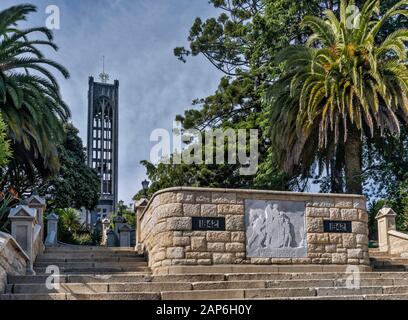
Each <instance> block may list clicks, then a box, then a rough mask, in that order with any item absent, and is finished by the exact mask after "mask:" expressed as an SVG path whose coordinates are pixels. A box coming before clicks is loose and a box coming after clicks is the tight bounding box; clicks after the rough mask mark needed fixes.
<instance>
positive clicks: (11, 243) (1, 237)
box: [0, 232, 29, 294]
mask: <svg viewBox="0 0 408 320" xmlns="http://www.w3.org/2000/svg"><path fill="white" fill-rule="evenodd" d="M28 261H29V258H28V256H27V255H26V254H25V253H24V252H23V250H22V249H21V247H20V246H19V245H18V244H17V242H16V241H15V240H14V238H13V237H12V236H10V235H8V234H6V233H3V232H0V294H1V293H4V290H5V286H6V284H7V275H24V274H25V273H26V267H27V263H28Z"/></svg>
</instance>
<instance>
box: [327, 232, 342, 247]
mask: <svg viewBox="0 0 408 320" xmlns="http://www.w3.org/2000/svg"><path fill="white" fill-rule="evenodd" d="M329 242H330V243H331V244H339V243H342V242H343V236H342V235H341V234H336V233H331V234H329Z"/></svg>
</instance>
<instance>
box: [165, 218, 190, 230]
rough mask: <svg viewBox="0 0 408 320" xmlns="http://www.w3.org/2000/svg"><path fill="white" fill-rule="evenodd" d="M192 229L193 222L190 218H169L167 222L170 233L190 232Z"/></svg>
mask: <svg viewBox="0 0 408 320" xmlns="http://www.w3.org/2000/svg"><path fill="white" fill-rule="evenodd" d="M192 227H193V226H192V220H191V218H189V217H180V218H169V219H168V220H167V229H168V230H170V231H173V230H174V231H188V230H191V229H192Z"/></svg>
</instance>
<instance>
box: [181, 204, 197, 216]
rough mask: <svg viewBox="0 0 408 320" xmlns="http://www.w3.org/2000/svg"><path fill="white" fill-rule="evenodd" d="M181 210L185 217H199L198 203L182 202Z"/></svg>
mask: <svg viewBox="0 0 408 320" xmlns="http://www.w3.org/2000/svg"><path fill="white" fill-rule="evenodd" d="M183 212H184V216H185V217H200V216H201V208H200V205H199V204H191V203H186V204H183Z"/></svg>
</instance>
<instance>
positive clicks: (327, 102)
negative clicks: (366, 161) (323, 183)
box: [267, 0, 408, 193]
mask: <svg viewBox="0 0 408 320" xmlns="http://www.w3.org/2000/svg"><path fill="white" fill-rule="evenodd" d="M353 3H354V2H348V1H346V0H342V1H340V12H339V17H340V18H337V16H336V14H335V13H334V12H332V11H330V10H329V11H326V12H325V14H324V18H323V19H322V18H319V17H317V16H306V17H305V18H304V20H303V26H305V27H308V28H309V29H310V30H312V32H313V34H312V35H310V36H309V37H307V43H306V45H302V46H289V47H287V48H285V49H284V50H282V51H281V52H280V54H279V55H277V58H276V64H278V65H281V66H282V67H283V74H282V75H281V76H280V77H279V79H278V81H276V82H275V83H274V84H273V86H272V87H271V88H270V89H269V90H268V95H267V101H268V103H269V105H270V114H271V119H272V122H273V123H274V125H273V128H272V142H273V145H274V146H275V147H276V148H277V150H279V152H278V154H279V155H280V157H279V162H280V163H281V164H282V165H283V166H284V167H286V169H287V168H288V167H293V166H294V165H298V164H299V163H301V162H302V159H304V162H305V163H306V165H307V166H310V165H311V163H313V159H315V157H316V156H317V155H318V154H319V152H320V153H323V154H324V155H325V157H326V159H327V160H328V161H330V160H332V159H333V158H336V150H337V149H336V148H337V147H338V146H340V147H342V146H344V148H345V149H344V168H345V172H346V184H347V191H348V192H350V193H361V192H362V181H361V180H362V172H361V161H362V152H361V146H362V143H361V141H359V140H360V136H364V135H366V136H369V137H374V136H375V135H383V133H384V131H385V130H388V131H389V132H390V133H391V134H399V133H400V126H401V123H405V119H406V117H407V115H408V100H407V94H408V68H407V65H406V59H407V54H406V47H405V42H407V41H408V29H404V28H400V29H398V30H397V31H395V32H393V33H391V34H388V35H387V36H386V37H385V38H382V37H380V31H381V29H382V27H383V26H384V25H385V22H386V21H388V20H389V19H390V18H392V17H395V16H399V15H402V16H404V15H405V16H408V10H404V9H403V8H404V7H406V6H407V4H408V1H400V2H399V3H398V4H397V5H395V6H393V7H391V8H389V9H388V10H387V11H386V12H385V13H384V14H383V15H382V16H378V13H379V12H380V9H381V7H380V1H378V0H368V1H365V2H364V6H362V8H361V11H360V12H361V16H360V19H359V20H358V21H357V23H358V25H357V26H356V27H355V28H353V27H352V26H349V22H348V20H349V18H350V14H349V13H347V7H348V5H349V4H353ZM273 76H274V75H272V77H273ZM336 160H340V161H341V159H336Z"/></svg>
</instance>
